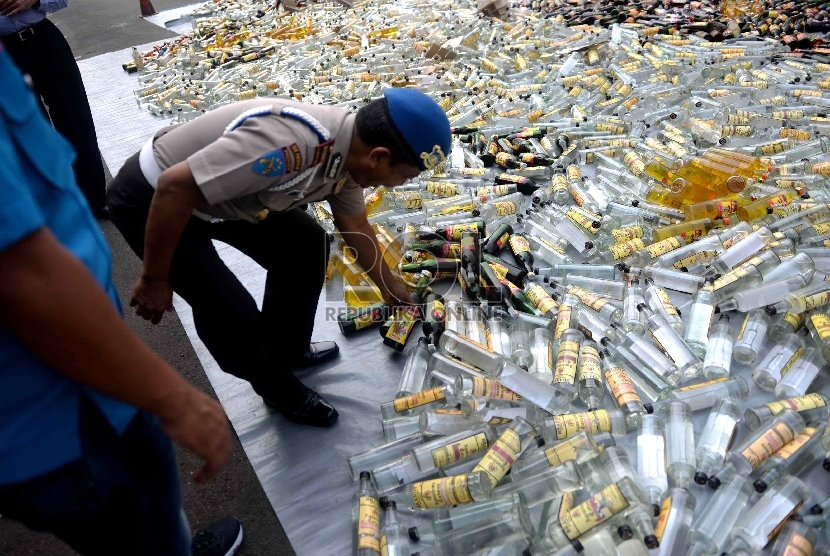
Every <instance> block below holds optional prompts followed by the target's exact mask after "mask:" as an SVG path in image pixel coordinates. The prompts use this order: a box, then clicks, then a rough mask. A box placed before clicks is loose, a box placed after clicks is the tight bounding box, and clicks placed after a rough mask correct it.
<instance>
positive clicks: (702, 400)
mask: <svg viewBox="0 0 830 556" xmlns="http://www.w3.org/2000/svg"><path fill="white" fill-rule="evenodd" d="M748 394H749V386H748V385H747V383H746V380H744V378H743V377H742V376H733V377H729V378H718V379H716V380H709V381H707V382H700V383H698V384H692V385H691V386H684V387H683V388H678V389H677V390H672V391H671V392H668V393H667V394H666V398H667V399H664V400H662V401H659V402H656V403H652V404H645V408H646V411H650V412H652V413H654V414H657V415H665V414H666V410H667V406H668V404H669V403H671V402H672V401H680V402H686V403H687V404H689V407H691V408H692V411H700V410H702V409H709V408H711V407H712V406H713V405H715V404H716V403H717V401H718V400H719V399H721V398H725V397H731V398H735V399H736V400H743V399H745V398H746V396H747V395H748Z"/></svg>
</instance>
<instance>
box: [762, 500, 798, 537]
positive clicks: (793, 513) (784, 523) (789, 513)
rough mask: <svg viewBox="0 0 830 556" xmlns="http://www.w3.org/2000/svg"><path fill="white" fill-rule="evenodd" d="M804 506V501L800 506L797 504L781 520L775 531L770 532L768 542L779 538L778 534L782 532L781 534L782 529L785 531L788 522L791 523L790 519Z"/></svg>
mask: <svg viewBox="0 0 830 556" xmlns="http://www.w3.org/2000/svg"><path fill="white" fill-rule="evenodd" d="M803 504H804V501H803V500H802V501H801V502H799V503H798V504H796V505H795V507H794V508H793V509H792V510H790V511H789V512H788V513H787V515H785V516H784V517H783V518H782V519H781V521H780V522H779V523H778V525H777V526H776V527H775V529H773V530H772V531H771V532H770V534H769V535H767V541H771V540H772V539H774V538H775V537H777V536H778V533H780V532H781V529H783V528H784V526H785V525H786V524H787V521H789V519H790V518H791V517H792V516H794V515H795V514H796V513H798V510H800V509H801V506H802V505H803Z"/></svg>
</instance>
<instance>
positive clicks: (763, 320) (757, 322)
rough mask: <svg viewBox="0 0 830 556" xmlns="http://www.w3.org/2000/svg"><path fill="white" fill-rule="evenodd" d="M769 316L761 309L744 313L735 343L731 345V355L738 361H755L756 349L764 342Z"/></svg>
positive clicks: (747, 362) (750, 362)
mask: <svg viewBox="0 0 830 556" xmlns="http://www.w3.org/2000/svg"><path fill="white" fill-rule="evenodd" d="M769 323H770V318H769V315H767V314H766V313H765V312H764V310H763V309H754V310H752V311H750V312H748V313H747V314H746V317H745V318H744V322H743V325H742V326H741V329H740V331H738V336H737V337H736V338H735V344H734V345H733V347H732V357H733V358H734V359H735V361H737V362H738V363H744V364H745V365H750V364H752V363H754V362H755V358H756V357H757V356H758V350H759V349H760V348H761V344H762V343H763V342H764V336H765V335H766V333H767V327H768V326H769Z"/></svg>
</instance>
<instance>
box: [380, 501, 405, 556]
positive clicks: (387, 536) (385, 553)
mask: <svg viewBox="0 0 830 556" xmlns="http://www.w3.org/2000/svg"><path fill="white" fill-rule="evenodd" d="M383 509H384V510H385V511H386V515H385V516H384V517H385V518H386V519H385V521H386V525H384V526H383V529H382V530H381V534H380V553H381V556H410V553H411V552H410V547H409V535H407V532H406V527H404V526H403V525H401V524H400V523H398V507H397V505H396V504H395V502H394V501H392V500H387V501H386V504H384V505H383Z"/></svg>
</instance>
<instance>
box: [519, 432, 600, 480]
mask: <svg viewBox="0 0 830 556" xmlns="http://www.w3.org/2000/svg"><path fill="white" fill-rule="evenodd" d="M609 438H611V441H612V442H613V437H611V436H610V435H609ZM600 452H601V450H600V448H599V446H598V445H597V443H596V441H595V440H594V437H593V436H592V435H590V434H588V433H587V432H586V431H582V432H580V433H578V434H576V435H575V436H573V437H571V438H568V439H565V440H561V441H559V442H557V443H556V444H554V445H553V446H543V447H542V448H541V449H533V450H528V452H527V453H526V454H525V455H524V456H523V457H522V458H521V459H519V460H518V461H517V462H516V463H515V464H514V465H513V467H512V469H511V471H510V475H511V477H513V480H514V481H518V480H521V479H524V478H526V477H531V476H533V475H538V474H539V473H541V472H543V471H545V470H546V469H548V468H550V467H556V466H559V465H562V464H563V463H565V462H566V461H571V460H573V461H576V462H577V463H582V462H584V461H586V460H588V459H591V458H594V457H596V456H598V455H599V454H600Z"/></svg>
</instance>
